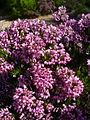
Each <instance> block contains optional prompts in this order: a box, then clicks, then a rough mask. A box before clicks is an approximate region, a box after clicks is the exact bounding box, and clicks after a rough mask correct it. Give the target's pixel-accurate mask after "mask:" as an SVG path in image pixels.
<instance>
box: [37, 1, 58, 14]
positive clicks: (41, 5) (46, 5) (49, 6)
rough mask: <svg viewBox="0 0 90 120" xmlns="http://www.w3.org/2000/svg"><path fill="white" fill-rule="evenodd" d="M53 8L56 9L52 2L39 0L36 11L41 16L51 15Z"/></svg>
mask: <svg viewBox="0 0 90 120" xmlns="http://www.w3.org/2000/svg"><path fill="white" fill-rule="evenodd" d="M55 8H56V7H55V3H54V1H53V0H39V1H38V10H39V12H40V13H41V14H42V15H44V14H50V13H53V11H54V9H55Z"/></svg>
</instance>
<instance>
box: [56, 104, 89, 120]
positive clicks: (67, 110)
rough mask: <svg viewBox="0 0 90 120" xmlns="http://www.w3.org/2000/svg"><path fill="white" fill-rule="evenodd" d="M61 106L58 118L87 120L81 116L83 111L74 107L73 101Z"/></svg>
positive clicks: (61, 119)
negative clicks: (70, 103)
mask: <svg viewBox="0 0 90 120" xmlns="http://www.w3.org/2000/svg"><path fill="white" fill-rule="evenodd" d="M62 106H63V108H62V109H61V116H60V117H59V119H58V120H87V118H86V117H85V116H83V113H82V112H81V111H80V110H79V109H78V108H77V107H76V104H75V103H73V104H72V105H68V106H66V105H65V104H63V105H62ZM74 113H75V114H74ZM77 114H78V116H77Z"/></svg>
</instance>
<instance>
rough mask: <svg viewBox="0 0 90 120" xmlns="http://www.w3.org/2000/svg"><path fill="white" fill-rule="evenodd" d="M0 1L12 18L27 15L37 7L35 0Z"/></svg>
mask: <svg viewBox="0 0 90 120" xmlns="http://www.w3.org/2000/svg"><path fill="white" fill-rule="evenodd" d="M1 1H2V0H1ZM0 3H1V5H3V8H5V12H6V13H8V14H9V15H10V16H11V17H12V18H18V17H24V16H28V15H29V14H30V13H31V12H32V11H35V10H36V8H37V0H4V3H3V2H0Z"/></svg>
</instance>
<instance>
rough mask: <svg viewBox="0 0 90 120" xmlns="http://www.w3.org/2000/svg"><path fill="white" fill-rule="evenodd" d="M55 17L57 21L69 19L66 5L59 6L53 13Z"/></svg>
mask: <svg viewBox="0 0 90 120" xmlns="http://www.w3.org/2000/svg"><path fill="white" fill-rule="evenodd" d="M53 17H54V19H55V20H56V21H66V20H68V19H69V16H68V14H67V13H66V7H64V6H61V7H59V8H58V11H56V12H54V13H53Z"/></svg>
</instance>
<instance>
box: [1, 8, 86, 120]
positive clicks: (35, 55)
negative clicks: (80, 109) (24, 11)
mask: <svg viewBox="0 0 90 120" xmlns="http://www.w3.org/2000/svg"><path fill="white" fill-rule="evenodd" d="M59 10H60V12H59V14H60V15H62V16H63V17H64V15H66V9H65V8H64V7H61V8H59ZM63 17H61V18H60V19H61V20H66V19H68V17H66V18H65V19H63ZM74 23H75V21H74ZM79 36H80V34H79V33H77V32H76V29H75V30H74V26H73V23H72V21H69V20H68V21H67V22H66V23H63V24H60V26H59V27H56V26H54V25H48V24H46V23H45V21H43V20H36V19H35V20H31V21H20V20H19V21H14V22H13V23H12V25H11V26H10V28H9V29H8V30H7V31H2V32H1V33H0V47H1V48H2V49H4V50H5V51H7V52H8V55H9V56H10V57H11V60H12V62H11V63H13V65H12V64H11V63H10V64H9V63H7V62H5V61H4V60H3V59H2V58H0V63H1V64H0V72H1V74H3V73H4V72H7V73H8V71H11V70H12V69H15V70H17V69H19V70H20V71H19V72H18V71H16V75H15V77H13V76H12V75H11V74H8V78H9V77H11V79H10V80H11V82H12V84H13V86H14V89H15V91H14V92H13V95H12V103H11V106H12V107H11V109H12V110H14V111H15V112H16V113H18V116H19V118H18V119H20V120H26V119H27V120H54V119H56V120H65V119H64V114H65V112H66V116H67V117H68V115H69V117H68V118H67V120H68V119H69V118H70V117H72V115H71V114H69V112H72V109H71V108H72V107H71V106H69V108H68V107H66V106H65V107H64V108H61V106H62V104H63V102H66V101H67V100H68V99H73V100H74V101H75V100H76V98H77V97H79V96H80V95H81V93H82V92H83V89H84V85H83V83H82V81H81V80H79V78H78V77H77V76H76V74H75V72H74V71H72V70H70V69H69V68H68V67H65V66H66V64H67V63H68V62H69V61H71V57H70V55H69V53H68V52H67V51H66V50H65V47H64V44H63V42H64V43H65V41H67V42H68V41H71V40H73V41H74V40H76V41H77V39H79V40H80V37H79ZM74 37H75V39H74ZM81 39H82V37H81ZM62 41H63V42H62ZM0 81H1V79H0ZM13 82H15V83H16V84H15V85H14V83H13ZM16 86H17V87H16ZM58 106H59V107H58ZM74 108H75V107H73V109H74ZM70 109H71V110H70ZM77 114H78V113H77ZM57 115H58V116H57ZM56 116H57V118H56ZM62 116H63V117H62ZM77 117H78V119H79V118H80V116H79V115H77ZM77 117H76V118H77ZM72 118H75V117H72ZM72 118H71V119H72ZM76 118H75V119H76ZM78 119H76V120H78ZM81 120H83V119H81ZM84 120H85V119H84Z"/></svg>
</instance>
